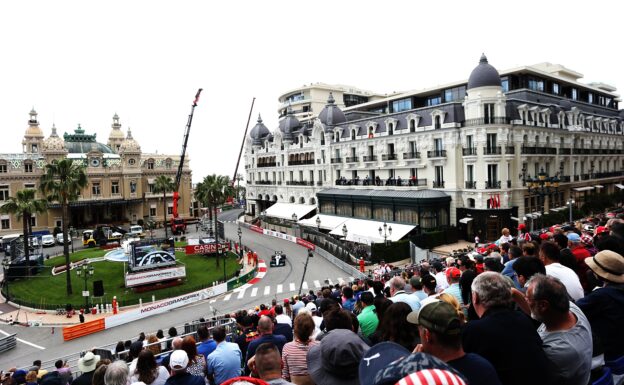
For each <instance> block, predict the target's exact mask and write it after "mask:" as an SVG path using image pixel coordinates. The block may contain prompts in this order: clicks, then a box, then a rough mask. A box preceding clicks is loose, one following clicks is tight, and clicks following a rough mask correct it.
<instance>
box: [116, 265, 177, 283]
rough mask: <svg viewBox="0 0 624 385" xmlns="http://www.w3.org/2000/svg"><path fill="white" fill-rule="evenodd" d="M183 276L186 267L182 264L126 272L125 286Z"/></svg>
mask: <svg viewBox="0 0 624 385" xmlns="http://www.w3.org/2000/svg"><path fill="white" fill-rule="evenodd" d="M184 277H186V268H185V267H184V266H175V267H170V268H165V269H157V270H148V271H142V272H139V273H128V274H126V287H134V286H139V285H145V284H148V283H156V282H162V281H168V280H170V279H179V278H184Z"/></svg>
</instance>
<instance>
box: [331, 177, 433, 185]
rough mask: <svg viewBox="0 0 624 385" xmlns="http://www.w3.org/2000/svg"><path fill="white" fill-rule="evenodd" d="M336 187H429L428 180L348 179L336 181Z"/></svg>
mask: <svg viewBox="0 0 624 385" xmlns="http://www.w3.org/2000/svg"><path fill="white" fill-rule="evenodd" d="M335 183H336V186H398V187H418V186H427V179H416V178H410V179H401V178H388V179H381V178H376V179H370V178H368V177H367V178H364V179H360V178H357V179H347V178H340V179H336V181H335Z"/></svg>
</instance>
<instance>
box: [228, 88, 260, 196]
mask: <svg viewBox="0 0 624 385" xmlns="http://www.w3.org/2000/svg"><path fill="white" fill-rule="evenodd" d="M255 101H256V98H255V97H254V98H253V99H252V100H251V107H250V108H249V116H247V126H245V134H244V135H243V141H242V142H241V147H240V152H239V153H238V160H237V161H236V168H235V169H234V176H233V177H232V181H231V183H232V186H234V181H235V180H236V175H237V174H238V166H239V165H240V160H241V156H242V155H243V147H244V146H245V138H246V137H247V130H248V129H249V121H250V120H251V112H252V111H253V106H254V103H255ZM237 203H238V202H237Z"/></svg>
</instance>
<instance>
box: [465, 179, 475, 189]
mask: <svg viewBox="0 0 624 385" xmlns="http://www.w3.org/2000/svg"><path fill="white" fill-rule="evenodd" d="M466 188H467V189H475V188H477V181H474V180H470V181H466Z"/></svg>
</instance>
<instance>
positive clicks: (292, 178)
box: [289, 171, 295, 182]
mask: <svg viewBox="0 0 624 385" xmlns="http://www.w3.org/2000/svg"><path fill="white" fill-rule="evenodd" d="M289 177H290V181H291V182H292V181H293V180H295V174H294V173H293V172H292V171H289Z"/></svg>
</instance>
